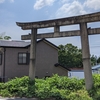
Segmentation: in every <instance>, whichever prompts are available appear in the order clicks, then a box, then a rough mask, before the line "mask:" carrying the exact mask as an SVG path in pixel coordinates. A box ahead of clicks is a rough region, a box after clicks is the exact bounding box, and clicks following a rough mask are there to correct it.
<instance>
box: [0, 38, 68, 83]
mask: <svg viewBox="0 0 100 100" xmlns="http://www.w3.org/2000/svg"><path fill="white" fill-rule="evenodd" d="M58 49H59V48H58V47H57V46H56V45H54V44H52V43H51V42H49V41H47V40H46V39H42V40H39V41H38V42H37V47H36V73H35V75H36V77H37V78H43V77H49V76H52V75H53V74H56V73H57V74H58V75H63V76H67V75H68V70H69V69H67V68H64V67H63V66H61V65H60V64H56V63H58ZM29 58H30V42H24V41H4V40H0V77H1V81H7V80H8V79H12V78H14V77H22V76H25V75H26V76H27V75H29Z"/></svg>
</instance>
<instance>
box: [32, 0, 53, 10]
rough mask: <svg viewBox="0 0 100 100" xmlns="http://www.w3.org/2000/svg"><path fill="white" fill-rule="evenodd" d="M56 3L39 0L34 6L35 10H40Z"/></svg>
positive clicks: (51, 0) (48, 0) (50, 0)
mask: <svg viewBox="0 0 100 100" xmlns="http://www.w3.org/2000/svg"><path fill="white" fill-rule="evenodd" d="M54 2H55V0H37V1H36V3H35V4H34V9H36V10H38V9H41V8H43V7H44V6H50V5H52V4H53V3H54Z"/></svg>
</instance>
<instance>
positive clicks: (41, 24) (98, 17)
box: [16, 12, 100, 30]
mask: <svg viewBox="0 0 100 100" xmlns="http://www.w3.org/2000/svg"><path fill="white" fill-rule="evenodd" d="M96 21H100V12H98V13H92V14H86V15H81V16H74V17H67V18H60V19H53V20H45V21H38V22H27V23H21V22H16V24H17V25H18V26H20V27H21V28H22V29H23V30H28V29H32V28H47V27H55V26H64V25H72V24H80V23H83V22H86V23H88V22H96Z"/></svg>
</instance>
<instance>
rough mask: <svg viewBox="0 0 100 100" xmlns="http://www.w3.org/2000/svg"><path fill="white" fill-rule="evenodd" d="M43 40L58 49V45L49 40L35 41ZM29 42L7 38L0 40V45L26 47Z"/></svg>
mask: <svg viewBox="0 0 100 100" xmlns="http://www.w3.org/2000/svg"><path fill="white" fill-rule="evenodd" d="M41 41H44V42H45V43H48V44H49V45H50V46H52V47H54V48H56V49H59V47H57V46H56V45H54V44H53V43H51V42H49V41H48V40H46V39H44V38H43V39H41V40H38V41H37V43H39V42H41ZM30 44H31V43H30V42H25V41H18V40H12V41H8V40H0V47H16V48H17V47H18V48H24V47H28V46H30Z"/></svg>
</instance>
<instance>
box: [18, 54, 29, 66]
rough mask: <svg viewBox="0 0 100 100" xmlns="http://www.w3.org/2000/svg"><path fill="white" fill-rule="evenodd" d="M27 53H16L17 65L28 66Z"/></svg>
mask: <svg viewBox="0 0 100 100" xmlns="http://www.w3.org/2000/svg"><path fill="white" fill-rule="evenodd" d="M28 55H29V53H18V64H29V56H28Z"/></svg>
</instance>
